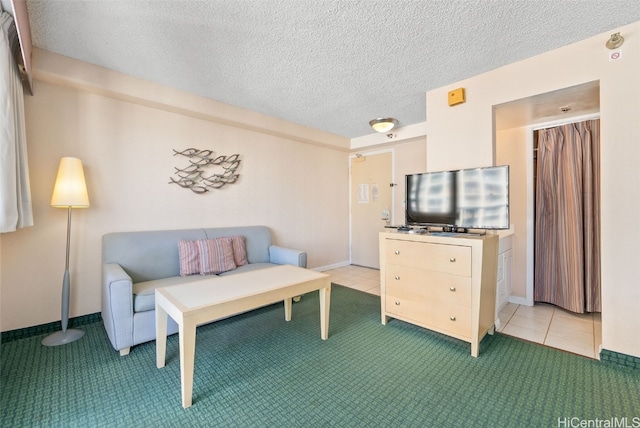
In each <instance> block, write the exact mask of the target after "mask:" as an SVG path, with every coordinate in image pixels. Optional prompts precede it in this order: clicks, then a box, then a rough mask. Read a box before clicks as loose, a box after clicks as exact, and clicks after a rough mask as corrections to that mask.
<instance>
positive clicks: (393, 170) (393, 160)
mask: <svg viewBox="0 0 640 428" xmlns="http://www.w3.org/2000/svg"><path fill="white" fill-rule="evenodd" d="M383 153H391V180H392V182H394V181H395V176H396V152H395V150H394V148H393V147H390V148H388V149H379V150H371V151H364V152H354V153H350V154H349V158H348V159H347V162H348V164H349V264H351V263H352V262H353V257H352V256H353V215H352V207H353V203H354V201H353V198H352V195H353V192H352V191H351V190H352V186H353V179H352V175H351V161H352V160H353V159H354V158H357V157H361V156H364V157H366V156H374V155H380V154H383ZM394 207H395V192H393V191H392V192H391V207H389V211H390V213H389V214H390V219H391V224H395V218H396V215H395V209H394Z"/></svg>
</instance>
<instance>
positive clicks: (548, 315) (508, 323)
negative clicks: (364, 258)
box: [325, 265, 602, 358]
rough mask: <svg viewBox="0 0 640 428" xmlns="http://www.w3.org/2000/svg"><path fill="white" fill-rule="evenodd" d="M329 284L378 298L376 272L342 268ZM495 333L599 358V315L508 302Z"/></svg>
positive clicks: (550, 306) (349, 267) (378, 290)
mask: <svg viewBox="0 0 640 428" xmlns="http://www.w3.org/2000/svg"><path fill="white" fill-rule="evenodd" d="M325 273H328V274H330V275H331V282H333V283H335V284H340V285H343V286H345V287H349V288H354V289H356V290H360V291H364V292H365V293H369V294H374V295H376V296H380V271H379V270H377V269H371V268H366V267H362V266H354V265H351V266H343V267H339V268H336V269H331V270H327V271H325ZM498 317H499V319H500V327H499V328H498V332H500V333H503V334H506V335H509V336H514V337H518V338H521V339H524V340H528V341H530V342H535V343H539V344H541V345H545V346H549V347H552V348H557V349H562V350H564V351H567V352H572V353H574V354H579V355H583V356H586V357H589V358H599V348H600V344H601V343H602V335H601V331H602V326H601V321H600V314H584V315H579V314H574V313H571V312H568V311H565V310H563V309H560V308H557V307H555V306H552V305H547V304H544V303H536V305H535V306H533V307H531V306H523V305H517V304H514V303H508V304H507V305H506V306H505V307H504V308H503V309H502V311H501V312H500V314H499V316H498Z"/></svg>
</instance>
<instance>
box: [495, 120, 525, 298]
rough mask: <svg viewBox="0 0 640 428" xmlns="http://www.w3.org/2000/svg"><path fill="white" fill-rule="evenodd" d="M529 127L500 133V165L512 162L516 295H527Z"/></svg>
mask: <svg viewBox="0 0 640 428" xmlns="http://www.w3.org/2000/svg"><path fill="white" fill-rule="evenodd" d="M527 156H528V153H526V129H525V128H512V129H506V130H503V131H499V132H497V134H496V165H509V217H510V224H511V229H513V230H514V233H513V235H512V238H511V243H512V253H511V254H512V270H511V291H512V296H515V297H519V298H521V299H522V300H524V298H525V297H526V291H527V290H526V285H527V283H526V266H527V171H526V160H527Z"/></svg>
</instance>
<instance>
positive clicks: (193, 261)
mask: <svg viewBox="0 0 640 428" xmlns="http://www.w3.org/2000/svg"><path fill="white" fill-rule="evenodd" d="M199 254H200V252H199V251H198V243H197V242H196V241H179V242H178V257H179V260H180V276H188V275H195V274H197V273H200V256H199Z"/></svg>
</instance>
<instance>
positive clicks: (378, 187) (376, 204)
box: [351, 152, 393, 269]
mask: <svg viewBox="0 0 640 428" xmlns="http://www.w3.org/2000/svg"><path fill="white" fill-rule="evenodd" d="M391 164H392V156H391V152H386V153H379V154H374V155H366V156H358V157H354V158H352V159H351V263H352V264H354V265H359V266H366V267H371V268H375V269H380V256H379V250H378V234H379V233H380V232H381V231H383V230H384V226H385V225H386V224H387V220H386V219H388V221H389V222H391V219H392V212H391V209H392V207H393V204H392V197H391V191H392V188H391V186H390V184H391V183H392V182H393V180H392V171H391V169H392V168H391Z"/></svg>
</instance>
